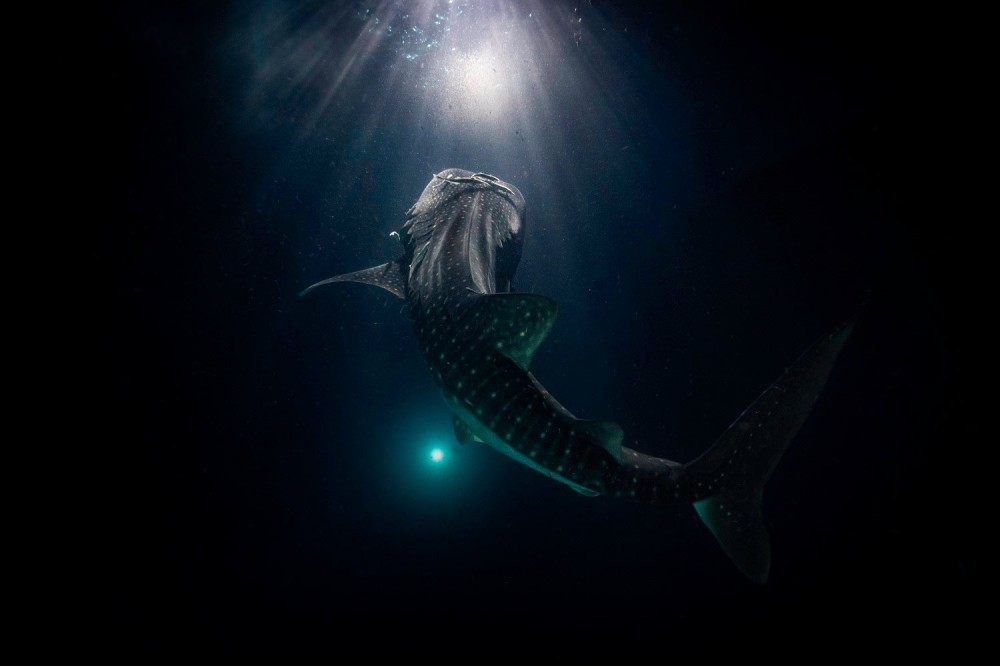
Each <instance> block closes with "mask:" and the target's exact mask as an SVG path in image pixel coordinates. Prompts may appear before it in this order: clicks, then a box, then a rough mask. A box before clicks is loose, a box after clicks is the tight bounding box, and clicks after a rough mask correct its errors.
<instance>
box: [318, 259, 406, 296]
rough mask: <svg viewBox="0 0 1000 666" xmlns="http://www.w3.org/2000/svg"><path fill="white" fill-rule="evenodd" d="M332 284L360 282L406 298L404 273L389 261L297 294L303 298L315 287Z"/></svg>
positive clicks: (399, 266) (398, 265)
mask: <svg viewBox="0 0 1000 666" xmlns="http://www.w3.org/2000/svg"><path fill="white" fill-rule="evenodd" d="M333 282H362V283H364V284H371V285H374V286H376V287H382V288H383V289H385V290H386V291H388V292H390V293H392V294H395V295H396V296H398V297H399V298H403V299H405V298H406V272H405V271H404V270H403V266H402V264H400V263H399V262H398V261H390V262H389V263H387V264H382V265H380V266H373V267H371V268H366V269H364V270H363V271H355V272H354V273H345V274H344V275H337V276H335V277H332V278H327V279H326V280H322V281H320V282H317V283H316V284H314V285H310V286H308V287H306V288H305V289H303V290H302V291H300V292H299V296H300V297H301V296H305V295H306V294H308V293H309V292H310V291H312V290H313V289H315V288H316V287H322V286H323V285H325V284H331V283H333Z"/></svg>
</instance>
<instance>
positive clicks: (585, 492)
mask: <svg viewBox="0 0 1000 666" xmlns="http://www.w3.org/2000/svg"><path fill="white" fill-rule="evenodd" d="M570 488H572V489H573V490H575V491H576V492H578V493H580V494H581V495H583V496H584V497H597V496H598V495H600V494H601V493H599V492H596V491H593V490H591V489H590V488H584V487H583V486H578V485H576V484H575V483H574V484H573V485H571V486H570Z"/></svg>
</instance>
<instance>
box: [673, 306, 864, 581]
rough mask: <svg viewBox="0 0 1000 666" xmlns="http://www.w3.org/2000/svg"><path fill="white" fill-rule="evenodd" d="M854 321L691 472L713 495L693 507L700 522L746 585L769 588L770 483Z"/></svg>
mask: <svg viewBox="0 0 1000 666" xmlns="http://www.w3.org/2000/svg"><path fill="white" fill-rule="evenodd" d="M853 327H854V320H853V319H852V320H850V321H848V322H846V323H844V324H841V325H840V326H838V327H837V328H835V329H834V330H833V331H831V332H830V333H828V334H826V335H824V336H823V337H822V338H820V339H819V340H818V341H816V342H815V343H813V345H812V346H811V347H809V349H807V350H806V351H805V353H803V354H802V356H800V357H799V359H798V360H797V361H796V362H795V363H794V364H792V365H791V366H790V367H789V368H788V369H787V370H785V372H784V374H783V375H781V377H780V378H779V379H778V380H777V381H776V382H774V383H773V384H772V385H771V386H769V387H768V388H767V390H766V391H764V392H763V393H762V394H761V395H760V397H758V398H757V399H756V400H755V401H754V402H753V403H752V404H751V405H750V406H749V407H747V408H746V410H745V411H744V412H743V413H742V414H741V415H740V417H739V418H738V419H736V421H735V422H733V424H732V425H731V426H729V428H728V429H727V430H726V431H725V432H724V433H723V434H722V436H721V437H719V439H718V440H717V441H716V442H715V444H713V445H712V447H711V448H710V449H709V450H708V451H706V452H705V454H704V455H702V456H701V457H700V458H698V459H697V460H694V461H693V462H691V463H690V464H688V465H687V466H686V473H687V474H689V475H690V476H689V479H690V482H691V483H692V484H699V486H700V487H702V488H706V489H708V490H709V491H711V490H713V489H718V492H717V493H716V494H715V495H712V496H709V497H706V498H705V499H702V500H700V501H698V502H695V504H694V508H695V510H696V511H697V512H698V516H699V517H700V518H701V520H702V522H704V523H705V525H706V526H707V527H708V529H709V530H711V532H712V534H714V535H715V538H716V539H717V540H718V541H719V543H720V544H721V545H722V548H723V550H725V551H726V554H727V555H728V556H729V558H730V559H731V560H732V561H733V563H734V564H735V565H736V566H737V567H739V569H740V571H742V572H743V573H744V574H745V575H746V576H747V577H748V578H750V579H751V580H752V581H754V582H755V583H764V582H765V581H766V580H767V574H768V571H769V569H770V566H771V545H770V542H769V541H768V538H767V530H765V529H764V521H763V516H762V513H761V499H762V497H763V494H764V484H765V483H766V482H767V480H768V478H769V477H770V476H771V472H772V471H774V468H775V467H776V466H777V464H778V461H779V460H780V459H781V456H782V454H783V453H784V452H785V449H787V448H788V444H789V442H791V440H792V438H793V437H794V436H795V434H796V433H797V432H798V431H799V428H800V427H801V426H802V424H803V422H805V420H806V417H807V416H808V415H809V412H810V411H811V410H812V406H813V403H815V402H816V398H817V397H818V396H819V393H820V391H821V390H822V388H823V386H824V384H826V380H827V377H829V375H830V371H831V370H832V369H833V364H834V362H835V361H836V360H837V355H838V354H839V353H840V350H841V349H842V348H843V346H844V343H845V342H847V337H848V336H849V335H850V333H851V330H852V328H853Z"/></svg>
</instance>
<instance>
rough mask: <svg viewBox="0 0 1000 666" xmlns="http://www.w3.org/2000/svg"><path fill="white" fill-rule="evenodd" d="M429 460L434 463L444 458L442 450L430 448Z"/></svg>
mask: <svg viewBox="0 0 1000 666" xmlns="http://www.w3.org/2000/svg"><path fill="white" fill-rule="evenodd" d="M431 460H433V461H434V462H436V463H439V462H441V461H442V460H444V450H442V449H431Z"/></svg>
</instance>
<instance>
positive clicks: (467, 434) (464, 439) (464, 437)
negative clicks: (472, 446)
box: [451, 416, 483, 444]
mask: <svg viewBox="0 0 1000 666" xmlns="http://www.w3.org/2000/svg"><path fill="white" fill-rule="evenodd" d="M451 423H452V426H454V428H455V439H457V440H458V443H459V444H468V443H469V442H482V441H483V440H481V439H479V437H477V436H476V434H475V433H474V432H472V429H471V428H469V426H467V425H465V422H464V421H463V420H462V419H460V418H458V417H457V416H453V417H451Z"/></svg>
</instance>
